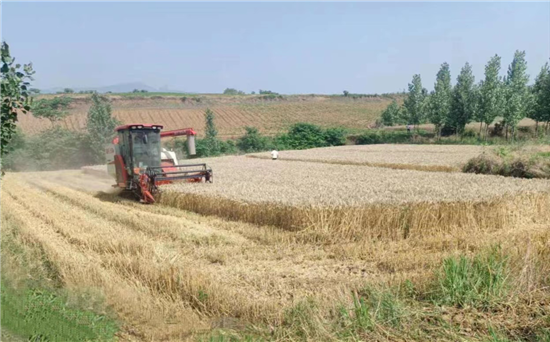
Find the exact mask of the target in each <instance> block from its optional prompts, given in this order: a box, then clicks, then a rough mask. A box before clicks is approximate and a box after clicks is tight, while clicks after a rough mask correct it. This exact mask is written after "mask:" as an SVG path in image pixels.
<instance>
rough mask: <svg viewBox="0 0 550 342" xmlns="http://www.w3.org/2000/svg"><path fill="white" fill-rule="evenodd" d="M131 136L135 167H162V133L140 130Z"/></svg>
mask: <svg viewBox="0 0 550 342" xmlns="http://www.w3.org/2000/svg"><path fill="white" fill-rule="evenodd" d="M131 136H132V147H133V164H134V167H139V168H140V169H145V168H147V167H148V166H152V167H155V166H160V131H159V130H152V129H151V130H139V131H134V132H132V135H131Z"/></svg>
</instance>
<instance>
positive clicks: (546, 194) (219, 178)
mask: <svg viewBox="0 0 550 342" xmlns="http://www.w3.org/2000/svg"><path fill="white" fill-rule="evenodd" d="M204 161H205V162H207V163H208V164H209V165H210V166H212V168H213V170H214V180H215V181H214V183H213V184H206V185H204V184H187V183H184V184H175V185H169V186H166V187H164V188H163V194H162V197H161V202H162V203H164V204H167V205H170V206H174V207H178V208H182V209H188V210H192V211H195V212H197V213H200V214H209V215H217V216H220V217H225V218H229V219H232V220H242V221H247V222H251V223H255V224H267V225H274V226H279V227H281V228H283V229H286V230H291V231H299V232H300V233H301V234H303V235H302V237H303V238H304V239H305V240H311V239H313V240H321V241H333V240H334V239H337V240H341V239H345V240H354V241H355V240H362V239H365V238H367V239H369V238H370V239H379V238H386V239H402V238H408V237H411V236H416V237H420V236H426V235H430V234H450V233H453V232H455V231H457V230H465V229H469V230H486V229H499V228H503V227H506V226H511V225H514V224H519V223H520V222H522V221H524V220H533V219H538V220H546V219H548V218H550V215H549V212H550V182H548V181H544V180H525V179H510V178H503V177H496V176H479V175H471V174H461V173H432V172H421V171H412V170H392V169H386V168H373V167H365V166H353V165H332V164H322V163H309V162H298V161H297V162H293V163H285V162H281V161H271V160H269V161H268V160H262V159H253V158H246V157H221V158H212V159H205V160H204Z"/></svg>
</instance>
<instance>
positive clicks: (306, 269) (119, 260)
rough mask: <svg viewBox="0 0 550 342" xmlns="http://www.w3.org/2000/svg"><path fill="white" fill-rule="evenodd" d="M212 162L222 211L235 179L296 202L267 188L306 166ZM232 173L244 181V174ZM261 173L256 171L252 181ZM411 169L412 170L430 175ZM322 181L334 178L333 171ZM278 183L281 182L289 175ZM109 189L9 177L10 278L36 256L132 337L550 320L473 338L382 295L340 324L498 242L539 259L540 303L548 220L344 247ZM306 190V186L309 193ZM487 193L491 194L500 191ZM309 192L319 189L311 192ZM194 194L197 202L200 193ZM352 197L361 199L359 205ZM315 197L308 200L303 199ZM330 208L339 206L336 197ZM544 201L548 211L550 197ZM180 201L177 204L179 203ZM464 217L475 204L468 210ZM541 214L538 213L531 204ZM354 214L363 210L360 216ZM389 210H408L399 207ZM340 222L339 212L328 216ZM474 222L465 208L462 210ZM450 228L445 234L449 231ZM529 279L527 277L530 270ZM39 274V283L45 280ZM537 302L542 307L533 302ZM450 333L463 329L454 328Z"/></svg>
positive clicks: (393, 333)
mask: <svg viewBox="0 0 550 342" xmlns="http://www.w3.org/2000/svg"><path fill="white" fill-rule="evenodd" d="M208 162H209V163H210V164H211V165H212V166H213V167H215V170H217V173H216V177H217V178H216V183H214V184H195V185H197V189H196V191H197V192H196V193H199V192H201V191H199V186H200V187H202V191H204V192H207V193H208V194H209V195H208V196H205V198H208V201H209V205H210V206H211V207H216V206H219V205H225V204H224V198H231V196H232V197H233V198H235V192H238V191H240V190H239V187H238V186H237V185H236V184H233V185H231V182H232V181H231V179H234V182H237V180H236V179H237V178H240V180H239V182H240V183H241V184H242V189H243V191H244V189H246V188H249V187H250V186H255V187H256V189H257V191H256V192H259V193H263V194H264V196H267V197H266V199H264V200H262V199H261V197H260V196H258V197H254V196H253V195H252V194H251V193H250V192H243V193H242V194H241V195H242V196H241V197H240V198H242V199H245V198H247V197H251V198H252V199H253V200H255V201H256V202H251V203H263V204H264V206H265V207H266V208H267V209H266V213H268V214H269V210H278V209H279V207H278V205H277V204H274V205H271V204H269V202H266V200H269V199H270V198H274V199H276V198H279V199H280V198H284V196H287V192H285V191H283V190H281V189H283V188H273V187H270V188H268V190H273V189H279V190H281V191H282V192H279V193H276V192H275V193H273V192H272V191H267V192H266V191H264V190H262V187H261V184H271V185H270V186H273V184H278V185H281V184H286V186H287V187H292V184H293V183H292V179H293V178H292V177H291V176H290V175H286V176H284V175H283V173H282V171H283V169H282V168H286V166H284V165H300V164H308V163H284V164H283V163H278V164H277V163H276V162H271V161H263V160H251V159H247V158H216V159H212V160H208ZM235 163H236V164H240V165H241V166H240V168H239V167H233V168H232V169H227V170H225V169H223V168H222V166H227V167H229V166H230V165H231V164H235ZM262 163H263V165H264V166H262ZM276 165H277V166H276ZM309 165H313V166H325V165H322V164H309ZM327 166H328V167H342V166H338V165H327ZM254 167H255V168H256V170H254V169H253V168H254ZM278 167H280V168H278ZM356 168H364V167H356ZM269 169H271V170H272V171H271V173H272V172H273V171H276V172H278V176H274V175H272V174H271V175H270V173H269V172H270V171H269ZM369 169H370V168H369ZM243 170H248V171H243ZM302 170H305V169H304V168H302ZM328 170H329V171H330V170H332V169H328ZM373 170H375V171H376V170H381V169H373ZM234 171H237V172H240V174H235V175H233V174H232V173H233V172H234ZM254 171H255V172H256V173H257V174H258V175H256V176H252V175H251V174H252V173H253V172H254ZM286 171H288V169H287V170H286ZM390 171H393V170H390ZM395 172H397V171H395ZM399 172H405V174H407V175H413V174H415V173H418V172H412V173H411V172H410V171H399ZM294 176H295V174H294ZM301 176H302V177H303V178H305V179H310V181H313V180H315V179H316V178H318V177H319V174H316V173H315V170H314V172H313V173H309V176H308V173H307V172H305V173H301ZM324 176H326V177H329V176H331V174H330V172H328V173H327V174H326V175H324ZM279 177H280V178H281V181H278V180H277V178H279ZM393 177H396V176H393ZM480 178H481V179H485V178H487V179H493V178H492V177H480ZM319 179H323V178H319ZM336 181H337V180H336ZM224 183H227V187H226V188H227V189H229V190H228V191H227V194H226V195H230V197H222V196H220V195H216V192H215V191H214V190H215V189H216V188H215V187H218V190H217V191H218V193H220V192H221V191H222V190H221V189H223V188H224V187H223V186H222V184H224ZM306 183H307V181H306ZM481 183H483V182H481ZM481 183H480V185H481ZM520 183H521V182H520ZM111 184H112V180H109V179H106V178H102V177H95V176H92V175H89V174H83V173H81V172H80V171H57V172H40V173H20V174H17V173H11V174H10V173H8V174H7V175H6V176H5V177H3V180H2V195H1V196H0V200H1V206H2V211H1V218H2V246H3V248H2V258H1V259H2V272H3V276H10V277H16V276H17V275H19V276H20V277H22V278H27V277H29V273H27V270H26V269H25V267H27V266H29V265H27V264H25V263H24V262H23V261H25V260H29V261H30V262H31V265H30V266H32V269H33V270H37V269H38V270H40V269H43V270H47V272H48V273H47V275H48V276H47V278H45V279H44V282H45V283H48V284H50V285H51V286H55V287H61V288H63V289H66V290H67V291H76V292H77V293H78V291H85V290H87V289H93V291H94V293H97V294H98V295H99V296H100V297H101V298H104V300H105V304H106V305H107V306H108V307H109V308H111V309H112V310H114V313H115V314H116V317H117V319H118V320H119V321H120V322H121V325H120V326H121V332H120V333H119V334H118V337H119V340H120V341H121V342H122V341H174V342H175V341H178V342H180V341H204V340H214V341H216V340H224V339H221V338H220V339H217V338H216V337H213V338H211V339H208V336H207V337H206V338H202V336H201V335H202V334H205V333H206V334H208V333H210V332H213V334H215V333H216V332H217V331H219V330H220V329H221V330H223V329H225V330H229V331H242V332H245V333H247V332H257V333H258V334H259V335H260V336H261V337H263V339H264V340H273V341H321V340H322V341H340V340H345V341H352V340H377V341H389V340H391V341H395V340H408V341H409V340H410V341H426V340H433V338H434V337H433V336H434V335H433V334H436V336H437V339H438V340H440V341H456V340H460V339H463V338H465V336H466V337H472V340H480V341H481V339H479V338H478V337H479V335H478V334H487V333H486V327H485V325H486V326H489V327H494V326H499V327H501V326H503V325H504V326H505V327H509V328H510V330H512V331H519V332H521V331H525V330H526V329H530V328H532V327H533V326H536V324H539V325H540V324H543V323H544V322H546V320H545V316H544V311H543V310H545V309H544V308H543V307H541V306H540V305H538V304H537V305H533V306H532V307H525V306H521V305H518V307H519V308H520V309H518V310H517V311H511V312H506V314H507V318H506V321H505V322H503V321H502V320H500V319H499V317H500V316H502V315H500V314H493V312H489V313H488V314H487V315H485V316H484V317H483V320H480V321H482V322H484V323H483V325H480V326H479V327H478V326H475V327H474V328H473V330H471V329H468V330H465V329H464V327H461V326H460V324H461V323H457V322H458V321H456V322H454V321H453V322H447V321H446V319H447V318H445V317H444V316H442V314H437V312H439V311H442V310H439V309H437V308H434V307H428V310H424V308H420V310H417V309H416V308H415V307H411V308H407V309H406V311H405V310H401V309H399V308H401V307H402V305H403V304H401V302H394V300H397V299H392V298H396V297H392V296H393V295H392V294H391V293H390V292H382V293H383V295H384V296H383V297H380V298H385V299H384V300H383V301H382V302H376V301H374V302H373V304H368V305H371V306H369V307H365V310H371V311H370V312H372V313H373V314H372V320H373V323H374V324H375V325H376V327H374V328H373V329H372V330H371V329H366V330H365V329H363V327H362V326H359V327H356V326H355V325H351V326H350V325H342V319H347V318H349V317H355V316H353V315H354V313H357V306H354V305H356V304H357V300H358V299H357V297H356V296H358V295H359V296H362V297H361V301H365V303H371V301H370V300H371V299H372V298H373V297H369V295H368V293H367V294H365V292H364V291H365V288H366V287H368V288H371V289H380V291H388V290H387V289H390V288H391V286H393V285H395V286H398V285H400V284H402V283H404V282H405V281H409V282H412V283H414V286H415V287H414V291H415V293H416V291H427V290H429V286H430V284H431V283H432V282H433V274H434V271H435V270H436V269H438V267H439V265H441V261H442V259H444V258H447V257H449V256H451V255H456V254H466V253H478V252H479V251H483V250H485V249H486V248H488V247H491V246H492V245H493V244H495V243H499V244H502V246H503V250H506V251H507V252H509V253H510V254H509V255H510V258H513V259H511V260H515V261H518V260H519V261H522V262H526V261H525V260H527V258H526V257H527V256H528V257H529V258H528V260H529V262H530V264H525V265H526V266H525V268H521V270H525V269H526V267H527V266H528V267H531V268H529V269H528V273H527V275H526V276H527V277H529V278H528V280H529V281H528V285H525V284H527V283H522V284H524V288H526V289H527V287H525V286H528V290H527V291H525V293H528V296H532V295H533V294H536V291H535V290H536V289H537V288H538V287H540V286H543V285H544V284H545V283H544V281H545V280H544V279H546V278H543V276H544V275H545V274H548V272H547V271H548V265H550V264H549V263H548V262H547V261H548V257H547V256H548V252H547V251H548V247H549V246H548V238H549V235H548V234H549V230H548V224H538V223H537V222H536V221H537V220H530V221H529V222H524V223H527V224H518V225H509V224H508V225H503V226H502V229H499V230H495V227H493V226H491V225H485V226H484V227H485V228H486V229H475V227H474V229H468V228H467V227H465V229H460V230H457V231H455V232H453V234H437V233H438V232H434V234H410V236H408V238H407V239H377V240H374V239H368V237H367V236H362V237H360V238H358V239H356V240H355V241H349V240H345V239H338V238H337V237H338V236H342V234H335V236H334V237H332V239H326V238H325V239H324V240H322V241H323V242H325V243H323V244H319V243H318V240H316V239H312V238H311V237H313V236H314V235H315V232H316V230H315V229H316V228H315V227H310V228H311V230H310V231H309V233H308V232H307V231H304V230H300V231H287V230H283V229H278V228H276V227H270V226H265V225H253V224H248V223H243V222H230V221H225V220H221V219H219V218H213V217H205V216H201V215H197V214H194V213H190V212H188V211H184V210H180V209H178V208H174V207H167V206H163V205H162V204H155V205H152V206H148V205H142V204H139V203H136V202H134V201H128V200H124V199H123V198H120V197H118V196H116V194H114V193H108V192H104V191H109V190H108V189H109V188H110V185H111ZM304 184H305V183H302V185H300V186H306V185H304ZM518 184H519V183H518ZM525 184H531V183H525ZM536 184H543V183H540V182H535V183H532V185H524V190H526V191H533V189H534V187H535V185H536ZM186 185H192V184H186ZM485 185H486V186H492V185H493V183H490V182H488V183H485ZM503 186H507V187H508V188H509V190H510V195H511V194H512V193H516V192H517V191H522V189H520V188H519V187H516V188H513V187H514V185H511V183H508V182H507V181H506V182H505V183H503ZM186 188H187V187H186ZM189 188H194V187H193V186H192V187H189ZM308 189H309V191H312V190H311V189H312V188H308ZM102 190H103V191H102ZM333 190H334V188H333V187H331V186H329V187H328V189H327V191H325V192H323V191H321V190H318V191H317V192H316V193H313V195H319V197H320V198H321V197H332V196H334V195H335V194H333ZM539 190H540V189H539ZM534 191H537V190H534ZM231 192H232V193H233V194H231ZM196 193H193V194H189V193H186V194H187V197H193V196H195V195H196ZM321 193H322V195H321ZM226 195H224V196H226ZM336 195H338V194H336ZM373 195H376V194H373ZM211 196H214V197H211ZM339 196H341V194H340V195H339ZM168 197H170V193H169V192H165V193H164V194H163V200H162V201H166V202H167V203H169V202H170V200H169V199H168ZM354 198H355V201H358V199H359V197H354ZM173 199H175V198H173ZM527 200H528V201H529V202H517V203H511V202H509V203H508V205H509V207H508V209H510V210H512V213H517V212H516V210H517V208H516V207H515V206H523V207H525V208H527V207H528V206H530V205H536V203H537V200H538V201H542V198H538V199H536V198H529V197H528V198H527ZM311 202H312V200H308V199H304V198H303V197H296V199H294V200H293V202H292V203H294V204H296V205H298V203H311ZM322 202H323V203H329V204H330V205H332V204H334V203H335V202H333V201H332V200H328V201H322ZM390 203H393V202H392V201H390ZM538 203H539V205H543V202H538ZM172 204H178V201H176V202H174V203H172ZM179 204H181V202H179ZM434 204H436V203H432V204H431V205H432V206H433V205H434ZM241 208H242V207H241ZM349 208H351V207H348V209H349ZM432 208H433V207H432ZM236 209H237V210H238V209H239V207H236ZM456 209H457V210H464V208H461V207H460V206H456ZM485 209H486V212H485V213H484V214H485V216H484V217H485V218H486V219H487V220H493V221H492V222H493V223H494V222H495V221H494V216H495V215H497V214H502V211H500V212H498V213H494V214H493V213H491V212H490V210H491V209H495V208H491V207H490V206H487V207H485ZM497 209H498V208H497ZM379 210H380V208H379ZM411 210H413V211H414V210H416V211H418V209H414V208H413V209H411ZM476 210H477V209H475V208H474V213H473V215H476V214H475V212H476ZM529 210H531V212H532V211H533V209H532V208H531V209H529ZM436 211H437V208H436ZM351 213H352V214H354V212H353V210H352V211H351ZM386 213H387V214H388V215H392V214H396V213H395V212H392V210H391V209H389V210H388V211H387V212H386ZM259 214H262V213H259ZM290 214H292V212H290ZM328 214H329V215H327V218H330V213H328ZM424 214H425V215H427V214H428V213H427V212H425V213H424ZM464 214H465V213H464V212H461V211H459V212H457V213H456V215H464ZM527 214H529V212H528V213H527ZM235 218H242V217H235ZM319 218H320V217H317V219H319ZM545 220H546V221H545ZM547 220H548V217H547V216H545V215H544V213H542V214H541V216H540V217H539V218H538V221H539V223H540V222H543V221H544V222H547ZM315 222H317V223H319V222H322V221H319V220H317V221H315ZM350 223H352V222H351V221H350ZM439 223H440V227H441V228H445V226H444V225H441V222H439ZM480 226H482V225H478V226H477V227H480ZM411 227H412V226H411ZM496 228H498V227H496ZM317 232H318V231H317ZM308 234H309V235H308ZM331 241H332V242H333V243H330V242H331ZM25 256H26V257H25ZM42 263H43V264H42ZM531 263H532V264H531ZM520 273H521V275H525V274H526V272H524V271H521V272H520ZM537 274H540V275H542V276H541V277H540V279H539V278H537V277H535V276H534V275H537ZM31 276H32V277H33V278H34V277H36V276H37V275H36V274H34V273H33V274H32V275H31ZM34 279H40V278H34ZM521 279H523V278H521ZM426 289H427V290H426ZM374 293H376V292H374ZM420 293H425V292H420ZM387 296H390V297H387ZM388 298H389V299H388ZM528 299H529V301H530V302H532V298H531V297H529V298H528ZM367 300H368V301H367ZM388 300H390V302H388ZM518 303H520V304H521V303H522V302H520V301H518ZM536 303H539V302H536ZM540 303H543V302H542V301H541V302H540ZM388 304H389V305H390V310H393V309H391V308H394V307H395V308H396V310H398V311H392V312H395V313H396V316H395V317H397V319H399V324H398V325H395V324H393V323H392V322H393V321H388V320H387V317H386V316H383V315H378V314H376V310H378V309H377V308H378V307H379V306H380V305H388ZM514 307H516V306H514ZM384 310H386V309H384ZM438 310H439V311H438ZM447 310H448V309H447ZM451 310H453V309H451ZM526 310H527V311H526ZM451 312H453V311H451ZM468 312H469V311H468ZM468 312H466V314H468ZM367 313H368V311H367ZM480 314H482V315H483V313H481V312H478V311H475V312H474V313H473V314H471V315H470V316H472V315H475V316H474V317H475V318H476V319H479V315H480ZM518 315H520V316H518ZM470 316H468V319H470V318H471V317H470ZM368 317H371V316H370V314H368V316H367V318H368ZM527 317H531V318H527ZM541 317H542V318H541ZM369 319H370V318H369ZM433 322H435V323H433ZM437 322H442V323H441V326H437V324H438V323H437ZM537 322H538V323H537ZM541 322H542V323H541ZM449 325H452V326H453V329H449V328H448V327H449ZM455 328H456V329H455ZM434 329H436V330H437V331H436V332H434ZM304 332H305V333H306V334H307V336H306V337H304ZM349 333H353V334H359V335H357V336H360V337H361V338H360V339H359V338H355V337H354V336H356V335H352V337H350V338H347V337H346V336H347V335H346V334H349ZM214 336H215V335H214ZM481 336H484V335H481ZM245 340H246V339H245Z"/></svg>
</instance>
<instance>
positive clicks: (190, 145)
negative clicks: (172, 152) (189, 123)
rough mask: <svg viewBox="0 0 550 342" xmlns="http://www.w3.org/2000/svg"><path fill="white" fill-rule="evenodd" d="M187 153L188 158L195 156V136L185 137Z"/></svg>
mask: <svg viewBox="0 0 550 342" xmlns="http://www.w3.org/2000/svg"><path fill="white" fill-rule="evenodd" d="M187 151H188V152H189V155H190V156H194V155H195V154H197V151H196V150H195V136H194V135H188V136H187Z"/></svg>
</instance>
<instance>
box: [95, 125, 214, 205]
mask: <svg viewBox="0 0 550 342" xmlns="http://www.w3.org/2000/svg"><path fill="white" fill-rule="evenodd" d="M162 128H163V126H162V125H151V124H129V125H123V126H119V127H117V128H116V129H115V131H116V132H117V136H116V137H115V138H114V139H113V141H112V144H109V145H108V146H107V147H106V148H105V156H106V159H107V172H108V173H109V174H110V175H111V176H112V177H114V178H115V179H116V182H117V183H116V184H114V185H113V187H115V188H122V189H124V190H125V191H128V192H132V193H133V194H135V195H136V196H137V198H138V199H139V200H140V202H142V203H154V202H155V196H157V195H158V194H159V193H160V190H159V186H160V185H164V184H171V183H173V182H178V181H179V182H182V181H185V182H209V183H212V181H213V173H212V169H211V168H209V167H208V166H207V165H206V164H187V165H179V164H178V159H177V157H176V153H175V152H172V151H168V150H166V149H165V148H163V147H162V146H161V143H160V140H161V138H165V137H177V136H183V135H186V136H187V148H188V152H189V154H190V155H195V154H196V152H195V136H196V134H197V133H196V132H195V131H193V129H192V128H184V129H177V130H173V131H166V132H161V130H162Z"/></svg>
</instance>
